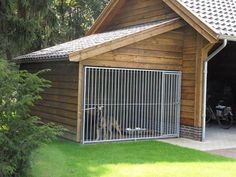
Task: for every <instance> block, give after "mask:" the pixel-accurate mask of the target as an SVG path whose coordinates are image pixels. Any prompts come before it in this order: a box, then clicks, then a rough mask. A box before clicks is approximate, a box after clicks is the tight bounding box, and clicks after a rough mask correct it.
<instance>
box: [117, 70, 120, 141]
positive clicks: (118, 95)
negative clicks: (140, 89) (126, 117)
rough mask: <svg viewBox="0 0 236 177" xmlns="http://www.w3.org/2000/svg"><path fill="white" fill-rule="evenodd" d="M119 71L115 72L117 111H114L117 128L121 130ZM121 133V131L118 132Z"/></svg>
mask: <svg viewBox="0 0 236 177" xmlns="http://www.w3.org/2000/svg"><path fill="white" fill-rule="evenodd" d="M120 72H121V71H120V70H118V71H117V94H116V95H117V100H116V105H117V110H116V119H117V121H118V124H119V127H120V129H121V126H120V125H121V117H120V97H121V94H120ZM120 131H121V130H120ZM118 139H121V136H120V134H118Z"/></svg>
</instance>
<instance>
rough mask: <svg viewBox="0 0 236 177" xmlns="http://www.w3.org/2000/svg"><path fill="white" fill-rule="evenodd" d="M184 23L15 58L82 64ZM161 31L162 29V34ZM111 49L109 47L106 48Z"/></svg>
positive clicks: (107, 34) (159, 25)
mask: <svg viewBox="0 0 236 177" xmlns="http://www.w3.org/2000/svg"><path fill="white" fill-rule="evenodd" d="M183 24H184V22H183V21H182V20H180V18H175V19H170V20H164V21H157V22H152V23H146V24H142V25H136V26H131V27H127V28H123V29H119V30H115V31H109V32H104V33H99V34H93V35H90V36H85V37H82V38H79V39H76V40H73V41H70V42H66V43H63V44H59V45H56V46H53V47H49V48H46V49H42V50H39V51H36V52H33V53H30V54H27V55H22V56H19V57H17V58H15V60H17V62H18V63H24V62H27V63H29V62H39V61H40V62H44V61H59V60H69V59H70V60H71V61H79V60H82V59H86V58H89V57H93V56H96V55H99V54H102V53H105V52H107V51H110V50H114V49H116V48H120V47H122V46H125V45H129V44H131V43H134V42H138V41H140V40H144V39H146V38H149V37H152V35H158V34H161V33H164V32H165V27H166V30H167V31H168V30H172V29H175V28H179V27H181V26H183ZM170 27H171V28H170ZM157 29H162V30H161V31H158V30H157ZM146 33H148V34H146ZM145 34H146V35H145ZM107 46H108V48H104V47H107Z"/></svg>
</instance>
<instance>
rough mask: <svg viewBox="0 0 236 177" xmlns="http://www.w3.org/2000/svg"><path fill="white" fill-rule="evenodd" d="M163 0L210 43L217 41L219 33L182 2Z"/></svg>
mask: <svg viewBox="0 0 236 177" xmlns="http://www.w3.org/2000/svg"><path fill="white" fill-rule="evenodd" d="M163 1H164V2H165V3H166V4H167V5H168V6H169V7H170V8H171V9H172V10H174V11H175V12H176V13H177V14H178V15H179V16H180V17H182V18H183V19H184V20H185V21H186V22H187V23H188V24H189V25H191V26H192V27H193V28H194V29H195V30H197V31H198V33H200V34H201V35H202V36H203V37H205V38H206V39H207V40H208V41H209V42H210V43H217V42H218V41H219V37H220V36H219V34H218V33H217V32H216V31H214V30H213V29H212V28H210V27H209V26H208V25H207V24H205V23H204V22H203V21H202V20H201V19H199V18H198V17H197V16H195V15H194V14H193V13H192V12H190V11H189V10H188V9H187V8H186V7H185V6H184V5H183V4H181V3H179V2H178V1H173V0H163Z"/></svg>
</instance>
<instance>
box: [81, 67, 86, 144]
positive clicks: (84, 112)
mask: <svg viewBox="0 0 236 177" xmlns="http://www.w3.org/2000/svg"><path fill="white" fill-rule="evenodd" d="M83 89H84V90H83V91H84V95H83V99H84V100H83V131H82V134H83V135H82V144H84V143H85V135H86V134H85V119H86V99H87V95H86V94H87V68H84V86H83Z"/></svg>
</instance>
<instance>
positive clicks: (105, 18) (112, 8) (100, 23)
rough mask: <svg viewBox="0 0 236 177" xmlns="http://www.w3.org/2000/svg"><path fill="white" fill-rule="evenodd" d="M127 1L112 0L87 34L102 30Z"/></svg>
mask: <svg viewBox="0 0 236 177" xmlns="http://www.w3.org/2000/svg"><path fill="white" fill-rule="evenodd" d="M125 1H126V0H111V1H110V2H109V4H108V5H107V6H106V7H105V9H104V10H103V11H102V13H101V14H100V15H99V17H98V18H97V19H96V21H95V23H94V24H93V26H92V27H91V28H90V29H89V31H88V32H87V33H86V35H91V34H95V33H99V32H102V30H104V29H105V28H106V26H107V25H108V24H109V23H110V22H111V20H112V19H113V17H114V16H115V15H116V14H117V12H118V11H119V10H120V9H121V7H122V6H123V5H124V3H125Z"/></svg>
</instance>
